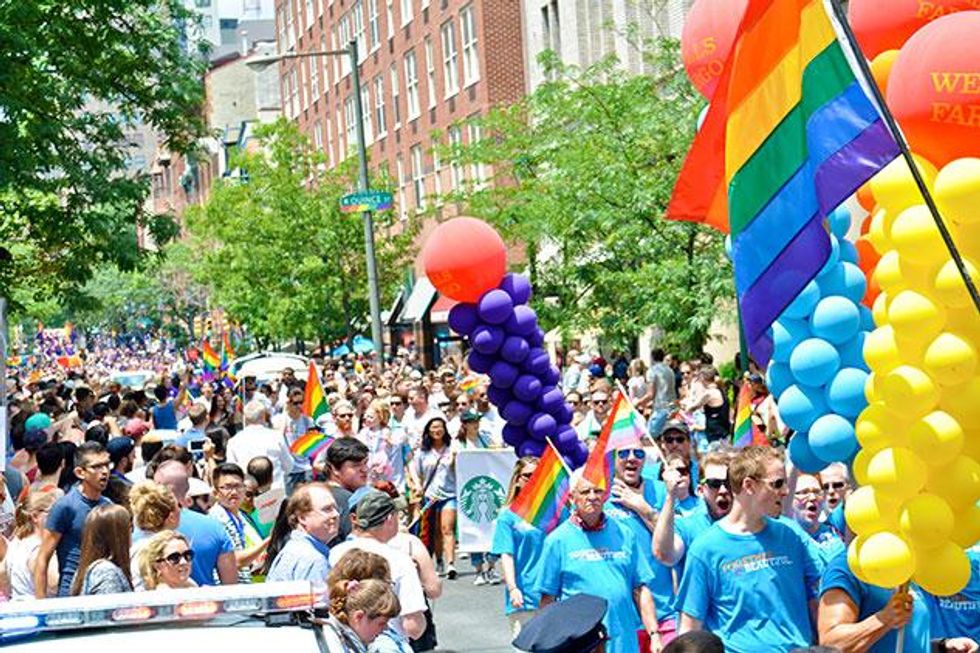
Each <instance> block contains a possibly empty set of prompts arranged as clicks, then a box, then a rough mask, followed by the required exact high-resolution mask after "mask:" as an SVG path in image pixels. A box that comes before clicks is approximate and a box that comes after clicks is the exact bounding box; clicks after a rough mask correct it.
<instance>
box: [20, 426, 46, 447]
mask: <svg viewBox="0 0 980 653" xmlns="http://www.w3.org/2000/svg"><path fill="white" fill-rule="evenodd" d="M47 441H48V432H47V431H45V430H44V429H27V431H26V432H25V433H24V449H26V450H27V451H31V452H34V451H37V450H38V449H40V448H41V447H43V446H44V445H45V444H46V443H47Z"/></svg>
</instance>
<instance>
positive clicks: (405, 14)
mask: <svg viewBox="0 0 980 653" xmlns="http://www.w3.org/2000/svg"><path fill="white" fill-rule="evenodd" d="M401 10H402V27H405V26H406V25H408V24H409V23H410V22H412V0H402V3H401Z"/></svg>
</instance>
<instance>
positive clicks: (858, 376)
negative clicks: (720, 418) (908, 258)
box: [767, 207, 874, 472]
mask: <svg viewBox="0 0 980 653" xmlns="http://www.w3.org/2000/svg"><path fill="white" fill-rule="evenodd" d="M827 224H828V227H829V230H830V234H831V235H830V240H831V253H830V257H829V259H828V260H827V263H826V264H825V265H824V267H823V268H822V269H821V271H820V273H819V274H818V275H817V278H816V279H814V280H813V281H811V282H810V283H809V284H807V286H806V287H805V288H804V289H803V290H802V292H800V294H799V295H798V296H797V297H796V299H794V300H793V302H792V303H791V304H790V305H789V306H787V307H786V309H785V310H784V311H783V314H782V315H781V316H780V317H779V319H778V320H777V321H776V323H775V324H774V325H773V327H772V339H773V354H772V360H771V361H770V363H769V369H768V371H767V384H768V386H769V390H770V392H772V394H773V395H774V396H776V397H778V398H779V401H778V406H779V415H780V417H781V418H782V420H783V422H784V423H785V424H786V425H787V426H789V427H790V428H792V429H793V430H795V431H796V432H797V433H796V435H795V436H794V437H793V439H792V440H791V441H790V446H789V455H790V458H791V459H792V461H793V464H794V465H796V466H797V467H798V468H799V469H800V470H802V471H804V472H818V471H820V470H821V469H823V468H824V467H826V466H827V465H828V464H830V463H832V462H835V461H842V462H843V461H848V460H850V459H851V457H852V456H853V455H854V454H855V453H856V452H857V450H858V442H857V439H856V438H855V436H854V421H855V420H856V419H857V416H858V415H859V414H860V413H861V411H862V410H864V408H865V406H866V405H867V400H866V399H865V396H864V385H865V382H866V381H867V378H868V373H869V369H868V366H867V364H866V363H865V362H864V355H863V350H864V339H865V337H866V336H867V334H868V332H869V331H872V330H873V329H874V321H873V320H872V317H871V311H870V310H869V309H868V308H867V307H865V306H862V305H861V303H860V302H861V299H862V298H863V297H864V293H865V284H866V282H865V278H864V273H863V272H862V271H861V269H860V268H859V267H858V265H857V262H858V258H857V257H858V254H857V249H856V248H855V247H854V245H853V244H852V243H850V242H849V241H848V240H847V239H846V234H847V231H848V229H850V226H851V216H850V213H849V212H848V211H847V209H845V208H844V207H838V208H837V209H835V210H834V211H833V213H831V214H830V216H828V218H827Z"/></svg>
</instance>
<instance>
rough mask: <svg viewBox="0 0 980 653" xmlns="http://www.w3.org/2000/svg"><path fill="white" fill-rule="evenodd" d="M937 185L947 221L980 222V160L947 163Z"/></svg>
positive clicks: (961, 222)
mask: <svg viewBox="0 0 980 653" xmlns="http://www.w3.org/2000/svg"><path fill="white" fill-rule="evenodd" d="M934 183H935V195H936V203H937V204H938V205H939V211H940V213H942V216H943V218H945V219H947V220H951V221H953V222H955V223H956V224H960V225H969V224H974V223H976V222H980V159H972V158H968V159H957V160H956V161H953V162H951V163H948V164H946V166H945V167H944V168H943V169H942V170H940V171H939V174H938V175H936V180H935V182H934Z"/></svg>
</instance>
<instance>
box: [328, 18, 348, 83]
mask: <svg viewBox="0 0 980 653" xmlns="http://www.w3.org/2000/svg"><path fill="white" fill-rule="evenodd" d="M339 33H340V31H339V28H338V27H337V26H336V25H334V26H333V27H331V28H330V40H331V42H332V43H333V47H332V48H330V49H331V50H340V49H341V48H342V47H344V46H346V45H347V44H346V43H344V44H343V45H341V44H340V39H339V37H338V34H339ZM332 59H333V83H334V84H337V83H338V82H340V74H341V70H342V67H343V65H344V61H346V60H347V57H332Z"/></svg>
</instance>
